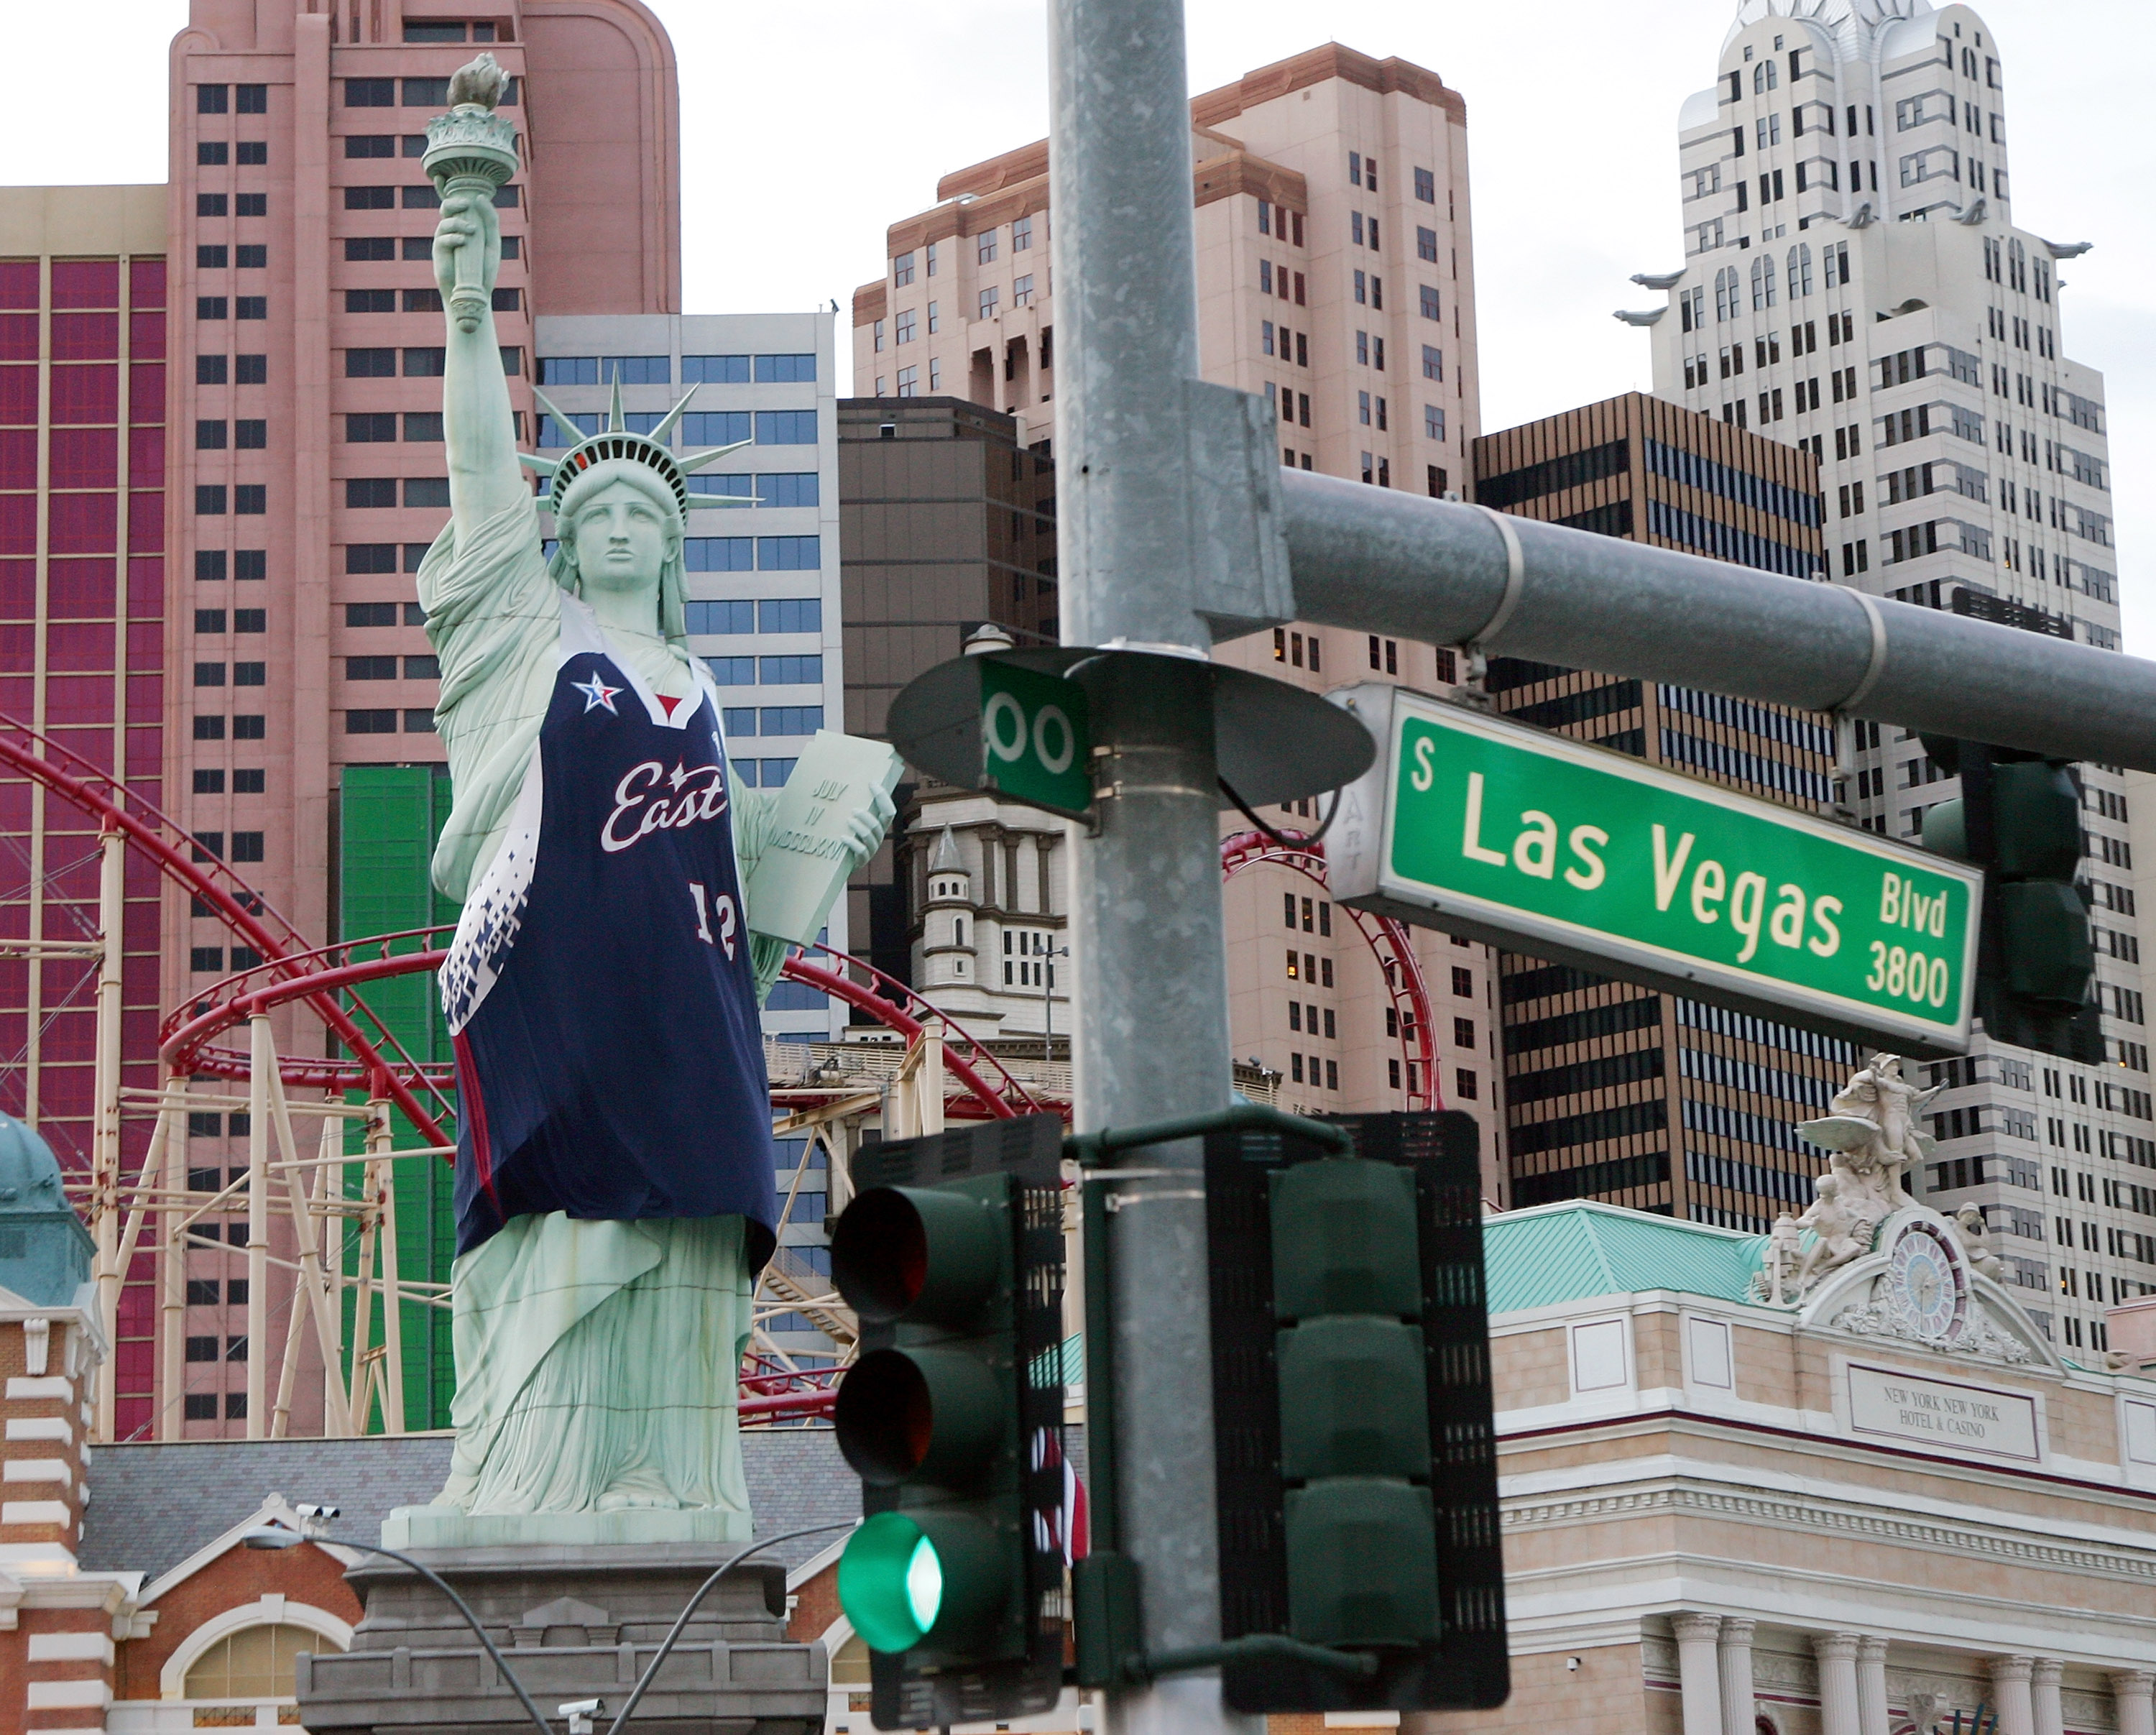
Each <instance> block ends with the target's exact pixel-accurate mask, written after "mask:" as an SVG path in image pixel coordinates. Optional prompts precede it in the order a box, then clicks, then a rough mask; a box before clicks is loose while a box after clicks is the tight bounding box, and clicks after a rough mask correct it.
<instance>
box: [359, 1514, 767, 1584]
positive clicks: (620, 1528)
mask: <svg viewBox="0 0 2156 1735" xmlns="http://www.w3.org/2000/svg"><path fill="white" fill-rule="evenodd" d="M755 1534H756V1532H755V1530H754V1528H753V1527H752V1521H751V1519H750V1517H749V1515H748V1514H747V1512H722V1511H719V1510H717V1509H715V1508H710V1507H701V1508H690V1507H623V1508H622V1509H621V1510H620V1511H619V1512H459V1510H458V1509H457V1508H456V1507H449V1506H400V1507H397V1508H396V1509H395V1510H394V1511H393V1512H391V1513H390V1515H389V1516H388V1517H387V1518H385V1519H384V1520H383V1521H382V1547H383V1548H395V1549H398V1551H400V1552H401V1553H406V1554H409V1553H413V1551H414V1550H415V1549H417V1550H427V1549H434V1548H448V1549H451V1550H454V1551H456V1552H457V1553H460V1554H461V1553H469V1552H470V1551H471V1550H473V1549H475V1548H479V1549H490V1548H529V1547H531V1546H534V1545H537V1546H541V1547H545V1548H649V1547H650V1546H652V1545H653V1544H654V1543H681V1544H685V1545H690V1546H696V1547H702V1548H706V1549H707V1550H708V1551H710V1552H711V1556H712V1558H711V1565H712V1566H714V1567H716V1565H718V1564H719V1563H720V1562H721V1561H722V1560H723V1559H725V1558H726V1556H727V1555H728V1554H730V1553H733V1552H734V1550H735V1549H737V1548H742V1546H744V1545H745V1544H746V1543H747V1542H748V1541H749V1539H750V1538H751V1537H753V1536H754V1535H755ZM720 1543H731V1545H732V1546H731V1548H719V1547H718V1544H720ZM421 1558H426V1557H425V1556H424V1555H423V1556H422V1557H421ZM427 1564H428V1565H429V1566H433V1565H434V1561H433V1560H432V1559H431V1558H427ZM743 1569H744V1570H746V1568H743ZM436 1570H437V1571H439V1570H440V1569H439V1568H436ZM706 1570H707V1571H708V1570H709V1568H706Z"/></svg>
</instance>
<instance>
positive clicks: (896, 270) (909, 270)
mask: <svg viewBox="0 0 2156 1735" xmlns="http://www.w3.org/2000/svg"><path fill="white" fill-rule="evenodd" d="M912 281H913V255H912V254H910V253H901V254H899V256H898V257H897V258H896V259H893V260H892V261H891V287H892V288H894V289H904V288H905V287H906V285H907V284H909V283H911V282H912Z"/></svg>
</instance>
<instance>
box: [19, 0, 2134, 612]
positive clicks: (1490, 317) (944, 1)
mask: <svg viewBox="0 0 2156 1735" xmlns="http://www.w3.org/2000/svg"><path fill="white" fill-rule="evenodd" d="M651 3H652V4H653V6H654V10H656V12H657V13H659V15H660V18H662V19H663V20H664V21H665V23H666V25H667V28H669V29H670V31H672V33H673V35H674V42H675V50H676V52H677V54H679V56H680V68H681V84H682V92H683V101H682V112H683V117H684V118H683V139H682V162H683V164H684V172H683V187H684V200H683V213H682V215H683V227H684V229H685V260H686V285H685V289H686V307H687V310H688V311H690V312H696V313H732V312H747V311H763V310H769V309H778V308H799V307H806V306H813V305H829V302H830V301H831V300H834V299H835V300H837V301H838V302H839V305H841V307H844V306H846V305H848V304H849V300H850V295H851V294H852V291H853V288H854V285H855V284H857V283H860V282H862V281H864V280H868V279H870V278H873V277H875V276H876V275H879V274H880V271H881V270H882V269H883V250H882V236H883V231H884V228H885V225H886V224H888V223H891V222H893V221H895V220H896V219H897V218H901V217H904V216H907V215H909V214H911V213H914V212H916V211H918V210H921V209H923V208H926V207H927V206H928V205H929V204H931V203H933V202H934V200H935V196H936V182H937V177H938V176H940V175H942V174H943V173H945V172H947V171H949V170H951V169H953V168H956V167H960V166H961V165H962V164H965V163H968V162H976V161H978V160H979V159H980V158H982V157H989V156H993V155H994V154H995V153H997V152H998V151H1004V150H1007V149H1009V148H1010V147H1011V146H1015V145H1020V144H1024V143H1025V142H1026V141H1029V140H1031V139H1034V138H1038V137H1039V136H1041V135H1042V133H1043V132H1045V131H1046V125H1047V98H1046V72H1047V68H1046V59H1047V55H1046V46H1045V43H1046V36H1045V23H1044V20H1045V7H1044V5H1042V4H1041V3H1039V0H908V3H906V4H905V5H892V4H890V3H887V0H878V3H874V4H870V3H864V0H824V3H823V4H821V5H817V6H813V7H811V6H775V7H744V6H735V5H731V4H721V3H715V0H651ZM1188 6H1189V17H1190V38H1191V41H1190V71H1191V80H1192V86H1193V89H1196V90H1204V89H1207V88H1209V87H1211V86H1214V85H1220V84H1224V83H1226V82H1228V81H1229V80H1232V79H1234V78H1235V77H1237V76H1238V75H1240V74H1242V73H1243V72H1245V71H1246V70H1248V69H1250V68H1252V67H1255V66H1261V65H1264V64H1266V63H1268V62H1270V61H1273V60H1277V59H1283V58H1285V57H1286V56H1287V55H1290V54H1296V53H1298V52H1300V51H1301V50H1302V49H1308V48H1312V47H1314V46H1316V45H1317V44H1318V43H1319V42H1320V41H1322V39H1323V38H1324V36H1325V33H1326V32H1327V28H1328V27H1329V26H1330V25H1332V24H1334V23H1338V22H1339V21H1340V20H1341V19H1342V14H1339V13H1333V12H1332V11H1331V10H1330V8H1314V7H1312V6H1310V5H1307V4H1301V5H1295V4H1290V3H1288V0H1188ZM1979 10H1980V11H1981V12H1982V13H1983V14H1984V16H1985V17H1986V18H1987V19H1988V20H1989V23H1990V24H1991V26H1992V27H1993V28H1994V30H1995V31H1996V33H1997V35H1998V39H1999V48H2000V53H2001V57H2002V59H2004V60H2005V67H2006V84H2007V95H2008V99H2009V101H2010V105H2011V106H2010V114H2011V117H2012V122H2013V129H2014V130H2013V133H2012V138H2013V157H2012V162H2013V167H2014V181H2015V216H2016V217H2017V218H2019V219H2020V222H2021V223H2023V224H2025V225H2026V226H2027V227H2029V228H2033V229H2034V230H2035V232H2036V233H2038V234H2042V235H2046V236H2049V237H2051V239H2056V240H2061V241H2078V240H2088V241H2093V242H2095V243H2096V248H2095V250H2094V251H2093V252H2092V253H2090V254H2087V255H2085V256H2084V257H2082V258H2081V259H2076V260H2072V261H2070V262H2068V263H2067V264H2066V267H2065V282H2066V285H2068V286H2069V287H2068V290H2067V294H2066V295H2065V297H2064V298H2063V299H2062V300H2061V323H2062V327H2063V332H2064V338H2065V342H2066V350H2067V352H2068V353H2069V354H2071V355H2072V356H2073V357H2076V359H2078V360H2080V361H2082V362H2085V363H2087V364H2088V365H2089V366H2092V367H2097V368H2099V369H2101V370H2102V372H2104V373H2105V374H2106V375H2107V377H2108V391H2107V400H2108V403H2109V405H2110V412H2111V415H2110V429H2109V431H2110V436H2111V454H2112V463H2113V469H2114V472H2115V480H2116V488H2115V492H2114V495H2113V499H2114V500H2115V502H2116V504H2117V520H2118V541H2119V545H2120V546H2119V567H2120V573H2121V578H2122V582H2123V589H2124V596H2123V601H2124V603H2125V608H2126V618H2127V634H2128V644H2129V647H2130V648H2132V649H2135V650H2136V651H2138V652H2139V653H2141V654H2156V583H2152V582H2151V579H2152V574H2156V506H2151V505H2150V504H2148V495H2149V490H2148V480H2147V479H2148V477H2149V475H2151V472H2152V469H2156V354H2152V345H2151V335H2152V332H2156V232H2153V231H2152V225H2151V222H2150V217H2151V198H2150V192H2149V189H2150V187H2152V185H2156V172H2152V171H2156V131H2152V129H2150V128H2149V126H2148V125H2147V121H2146V117H2145V115H2144V116H2143V119H2142V120H2140V121H2136V120H2135V119H2134V118H2133V116H2134V114H2135V112H2136V110H2134V107H2133V104H2132V103H2131V102H2129V101H2128V100H2125V99H2124V97H2123V95H2122V94H2121V90H2122V89H2123V87H2117V86H2109V87H2107V85H2105V82H2104V81H2103V80H2097V79H2095V78H2094V77H2093V71H2094V69H2095V68H2096V67H2097V66H2099V65H2101V64H2104V63H2105V62H2106V61H2107V59H2121V60H2124V59H2133V58H2136V57H2138V56H2140V55H2142V54H2143V52H2144V49H2145V46H2146V42H2147V38H2148V23H2149V18H2150V14H2151V11H2152V8H2150V7H2149V6H2148V4H2147V3H2146V0H2142V3H2138V4H2137V3H2135V0H1989V3H1986V4H1983V5H1981V6H1980V7H1979ZM85 11H86V12H87V13H88V14H89V15H90V17H91V18H94V20H95V23H96V27H97V28H96V38H97V43H98V51H97V55H96V59H95V69H96V72H97V79H96V80H95V86H94V89H95V95H85V92H84V91H83V90H81V88H80V86H79V85H76V84H74V82H73V81H71V80H69V78H68V77H67V76H66V75H65V69H68V68H70V67H74V68H80V67H82V66H83V64H84V61H83V54H84V41H85V38H84V36H83V25H84V23H85ZM186 11H187V8H186V6H185V4H184V3H183V0H87V4H86V6H85V9H84V10H78V9H76V8H72V7H55V6H41V7H35V8H27V7H26V8H22V9H21V10H20V11H19V12H18V13H17V14H16V15H14V16H13V17H11V18H10V20H9V30H8V36H9V39H10V41H12V42H13V44H14V48H13V54H14V56H15V63H16V66H17V68H18V76H17V77H16V78H14V79H13V80H11V81H10V87H9V92H8V102H7V103H6V104H5V105H0V164H4V165H5V167H4V169H0V175H4V177H5V178H6V179H7V180H8V181H9V182H24V183H49V182H105V181H156V180H162V178H163V177H164V174H165V143H166V131H165V79H166V49H167V44H168V43H169V41H170V40H171V38H172V33H173V32H174V31H175V30H176V29H177V28H179V26H180V24H181V23H182V22H183V21H184V18H185V15H186ZM1734 13H1735V5H1734V0H1631V3H1630V4H1623V5H1620V4H1614V3H1611V0H1536V3H1534V4H1532V5H1525V4H1520V5H1505V6H1496V7H1491V6H1482V5H1469V4H1463V3H1459V0H1363V3H1362V4H1360V5H1359V6H1358V7H1356V8H1353V16H1352V20H1351V21H1349V23H1348V26H1347V28H1346V30H1345V31H1344V33H1343V37H1342V39H1343V40H1344V41H1346V42H1347V44H1348V45H1349V46H1350V47H1353V48H1355V49H1360V50H1361V51H1363V53H1365V54H1373V55H1377V56H1379V57H1383V56H1386V55H1391V54H1397V55H1399V56H1401V57H1403V58H1404V59H1409V60H1413V61H1415V62H1418V63H1419V64H1421V65H1424V66H1426V67H1428V68H1430V69H1432V70H1433V71H1435V72H1436V73H1437V74H1440V76H1441V77H1442V78H1443V79H1444V80H1445V83H1446V84H1448V85H1451V86H1452V87H1453V88H1454V89H1455V90H1459V91H1460V93H1461V94H1462V95H1464V96H1465V97H1466V102H1467V115H1468V139H1469V162H1470V164H1471V171H1472V174H1473V188H1474V220H1475V229H1476V234H1475V241H1476V260H1477V264H1478V269H1479V280H1478V282H1477V284H1476V292H1477V294H1478V295H1479V297H1480V300H1481V330H1482V352H1481V366H1480V367H1479V369H1478V370H1477V371H1476V374H1475V375H1472V376H1471V377H1479V380H1480V382H1481V388H1482V418H1483V426H1484V427H1485V429H1498V428H1503V427H1507V426H1510V425H1512V423H1517V422H1522V421H1527V420H1529V419H1532V418H1534V417H1537V416H1542V415H1547V414H1549V413H1552V412H1553V411H1556V410H1560V409H1563V408H1568V407H1570V406H1572V405H1574V404H1578V403H1589V402H1592V401H1593V400H1594V399H1596V398H1604V397H1608V396H1609V395H1610V394H1612V393H1617V392H1622V391H1626V390H1630V389H1633V388H1638V389H1640V390H1645V389H1647V388H1648V387H1649V385H1650V376H1649V366H1648V357H1647V338H1646V336H1645V333H1644V332H1639V331H1632V330H1630V328H1628V327H1626V326H1620V324H1618V323H1617V321H1614V320H1613V319H1612V318H1611V317H1610V314H1611V311H1612V310H1613V309H1615V308H1618V307H1620V306H1632V307H1650V306H1653V305H1656V304H1657V303H1658V302H1659V301H1660V300H1661V299H1662V298H1661V297H1660V296H1656V295H1650V294H1648V293H1647V292H1646V291H1645V290H1640V289H1639V288H1637V287H1635V285H1632V284H1630V283H1629V282H1628V281H1627V279H1628V278H1629V277H1630V275H1631V274H1632V273H1633V272H1635V271H1653V270H1667V269H1673V268H1675V267H1676V266H1677V265H1678V264H1681V263H1682V261H1683V253H1682V250H1681V242H1680V238H1679V234H1678V228H1677V225H1678V209H1677V196H1676V194H1677V180H1676V111H1677V105H1678V104H1679V103H1680V102H1681V101H1682V100H1683V99H1684V98H1685V97H1686V95H1689V94H1690V93H1691V92H1692V91H1694V90H1701V89H1703V88H1704V87H1706V86H1707V85H1709V84H1710V83H1712V80H1713V77H1714V67H1715V59H1716V56H1717V53H1718V52H1719V50H1720V48H1721V44H1722V35H1723V33H1724V32H1725V30H1726V29H1727V25H1728V23H1729V20H1730V19H1731V18H1732V17H1733V16H1734ZM2107 88H2108V89H2109V95H2108V96H2107V97H2104V96H2103V94H2102V93H2103V92H2104V90H2106V89H2107ZM61 151H64V153H65V155H64V158H63V157H62V156H61V154H60V153H61ZM2134 213H2139V215H2138V217H2137V216H2136V215H2135V214H2134ZM841 326H842V329H841V333H840V342H839V355H840V357H841V367H842V369H843V368H844V367H845V365H846V364H845V361H844V358H845V357H847V356H848V355H849V353H850V346H849V345H848V343H847V341H846V339H845V333H844V329H843V327H844V316H843V315H842V316H841ZM841 388H842V389H843V388H844V380H843V379H842V380H841Z"/></svg>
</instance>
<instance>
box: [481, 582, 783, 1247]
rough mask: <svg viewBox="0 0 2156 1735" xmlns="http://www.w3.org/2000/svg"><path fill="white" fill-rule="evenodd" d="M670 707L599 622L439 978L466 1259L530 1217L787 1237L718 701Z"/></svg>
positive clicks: (544, 729) (556, 691) (583, 625)
mask: <svg viewBox="0 0 2156 1735" xmlns="http://www.w3.org/2000/svg"><path fill="white" fill-rule="evenodd" d="M690 668H691V670H693V672H694V674H695V675H696V687H695V690H693V691H692V692H691V693H690V695H689V696H687V697H686V698H684V699H680V700H679V701H675V702H674V703H673V704H672V706H669V705H668V703H667V701H665V700H663V699H661V698H660V696H658V695H657V694H655V693H654V692H653V691H652V690H651V689H650V687H649V684H648V683H647V682H646V681H645V680H644V677H643V676H642V675H641V674H640V673H639V671H638V670H637V669H636V668H635V666H634V665H633V664H632V663H631V662H630V661H629V659H628V658H627V657H626V656H619V655H617V654H615V653H614V650H613V647H612V645H611V644H609V643H608V640H607V639H606V638H605V636H604V634H603V632H602V631H601V630H600V629H599V628H598V624H597V622H596V620H595V619H593V616H592V613H591V612H590V610H589V609H588V608H587V607H586V606H585V605H584V604H583V603H580V602H577V601H576V600H575V599H573V598H569V597H567V596H566V595H564V596H563V598H562V658H561V664H560V667H559V670H558V672H557V675H556V676H555V681H554V688H553V693H552V698H551V701H550V702H549V704H548V706H547V715H546V720H545V721H544V722H543V723H542V726H541V728H540V731H539V739H538V742H537V744H536V747H534V748H533V750H532V756H531V763H530V765H529V767H528V768H527V770H526V773H525V780H524V785H523V788H522V789H521V793H520V794H519V796H518V798H517V803H516V808H515V811H514V814H513V815H512V818H511V823H510V825H509V828H508V831H507V834H506V837H505V838H504V839H503V842H502V844H501V845H500V850H499V851H498V852H497V854H496V855H495V859H494V860H493V861H492V862H491V863H490V864H489V865H488V867H487V869H486V871H485V873H484V874H483V875H481V877H480V881H479V883H478V885H475V887H474V888H473V891H472V895H471V897H470V900H469V901H467V902H466V904H465V909H464V912H463V916H462V918H461V920H460V921H459V922H458V925H457V932H456V937H455V940H454V942H452V944H451V946H450V948H449V956H448V957H447V958H446V959H445V960H444V963H443V965H442V969H441V978H440V981H441V993H442V1007H443V1010H444V1013H445V1014H446V1015H447V1019H448V1022H449V1030H450V1032H451V1035H452V1039H453V1041H454V1049H455V1055H456V1068H457V1086H458V1091H459V1116H458V1127H457V1168H456V1185H455V1200H456V1214H457V1250H458V1252H459V1253H468V1252H470V1250H472V1249H473V1248H475V1247H476V1246H479V1245H480V1244H481V1243H483V1242H484V1241H485V1240H486V1239H487V1238H488V1237H489V1236H490V1235H493V1234H494V1233H495V1230H497V1229H500V1227H501V1225H502V1224H504V1223H505V1222H506V1221H507V1220H508V1219H510V1218H511V1217H516V1216H521V1215H523V1214H526V1213H536V1212H547V1211H561V1212H564V1213H566V1214H568V1215H569V1216H571V1217H575V1218H590V1219H617V1220H621V1219H637V1218H663V1217H719V1216H727V1215H733V1214H739V1215H741V1216H742V1217H744V1218H746V1219H748V1224H749V1228H748V1231H747V1246H748V1250H749V1255H750V1263H751V1266H752V1268H754V1267H756V1266H759V1265H762V1263H763V1261H764V1260H765V1259H766V1258H767V1257H768V1256H769V1254H770V1249H771V1246H772V1244H773V1230H774V1226H775V1224H777V1221H778V1199H777V1194H776V1189H775V1186H774V1178H773V1156H772V1143H771V1111H770V1096H769V1094H768V1090H767V1084H766V1079H765V1072H764V1061H763V1039H762V1028H761V1025H760V1024H759V1021H758V1019H757V995H756V983H755V978H754V975H753V973H752V969H751V967H750V963H749V946H748V925H747V920H746V919H745V912H744V911H743V909H742V892H741V877H740V875H739V873H738V871H737V865H736V862H735V859H734V846H733V824H732V815H731V792H730V789H729V787H728V782H727V775H726V743H725V739H724V736H723V734H722V732H721V728H720V723H719V712H718V707H717V705H716V697H717V693H716V689H715V688H714V687H713V686H712V685H711V681H710V678H709V676H708V675H707V674H706V671H705V670H704V669H703V668H702V665H700V664H695V663H692V664H691V665H690ZM670 711H671V715H670V714H669V712H670Z"/></svg>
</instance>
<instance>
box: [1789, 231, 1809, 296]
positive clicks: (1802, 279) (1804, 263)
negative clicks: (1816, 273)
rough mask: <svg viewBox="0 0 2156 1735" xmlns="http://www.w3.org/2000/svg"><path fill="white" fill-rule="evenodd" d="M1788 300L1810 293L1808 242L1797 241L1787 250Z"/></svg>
mask: <svg viewBox="0 0 2156 1735" xmlns="http://www.w3.org/2000/svg"><path fill="white" fill-rule="evenodd" d="M1811 292H1812V249H1811V243H1810V242H1809V241H1799V243H1798V244H1796V245H1795V246H1794V247H1792V248H1791V249H1789V299H1790V300H1792V301H1794V300H1797V299H1798V298H1799V296H1803V295H1809V294H1810V293H1811Z"/></svg>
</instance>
